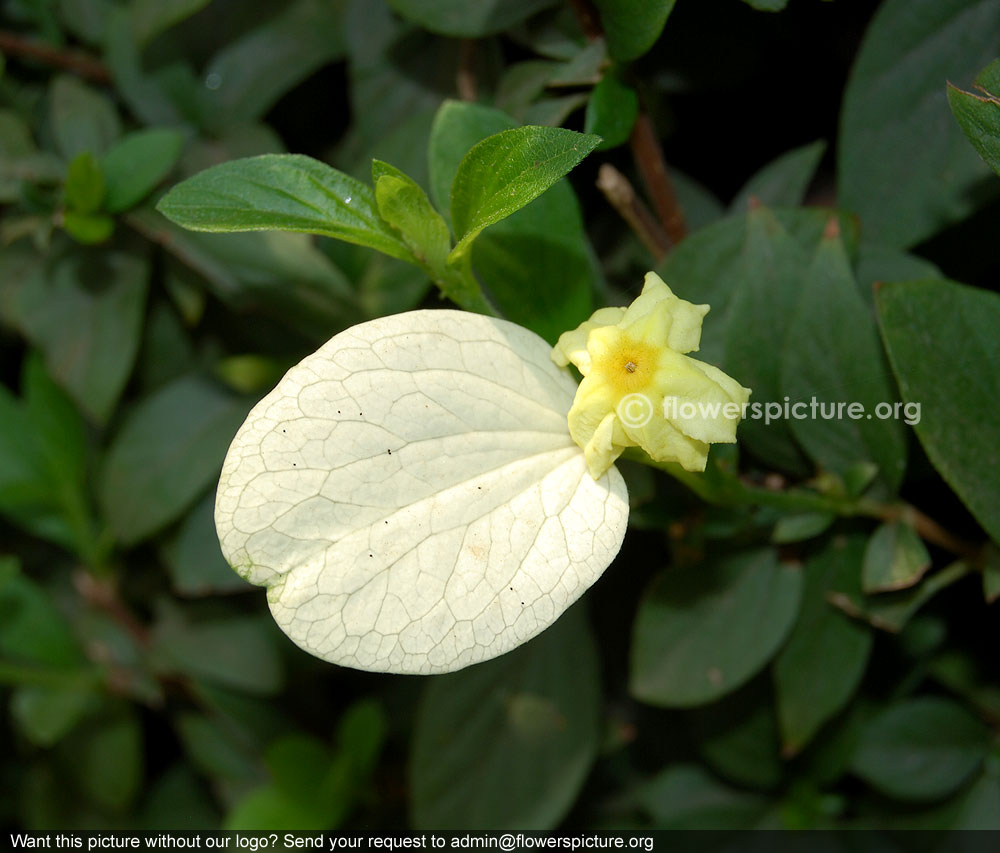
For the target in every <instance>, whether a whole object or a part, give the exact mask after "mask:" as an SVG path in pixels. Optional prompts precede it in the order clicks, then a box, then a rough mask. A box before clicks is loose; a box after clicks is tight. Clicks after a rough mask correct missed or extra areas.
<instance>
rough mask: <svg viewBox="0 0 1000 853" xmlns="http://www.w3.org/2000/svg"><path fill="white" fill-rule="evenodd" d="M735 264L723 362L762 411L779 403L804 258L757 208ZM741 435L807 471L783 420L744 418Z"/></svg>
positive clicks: (767, 455)
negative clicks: (737, 268) (785, 345)
mask: <svg viewBox="0 0 1000 853" xmlns="http://www.w3.org/2000/svg"><path fill="white" fill-rule="evenodd" d="M738 263H739V266H740V267H741V269H740V282H739V284H738V285H737V290H736V292H735V293H734V294H733V297H732V300H731V302H730V305H729V316H728V318H727V328H726V332H725V357H724V364H726V365H730V366H732V367H735V366H737V365H738V367H735V369H736V370H737V371H738V372H737V373H736V374H735V376H736V378H737V381H739V382H740V384H742V385H745V386H746V387H747V388H751V389H753V395H752V399H753V403H754V404H755V405H759V406H762V407H764V409H763V410H764V411H765V412H766V411H767V407H768V406H769V405H770V406H772V407H773V406H779V405H780V404H781V403H782V402H783V396H784V392H785V388H784V387H783V385H782V382H781V372H782V369H783V367H784V362H785V359H786V358H787V356H786V355H785V354H784V350H783V347H782V344H783V343H784V341H785V338H786V336H787V335H788V330H789V327H790V326H791V323H792V318H793V316H794V314H795V306H796V305H797V304H798V301H799V299H800V298H801V294H802V281H803V279H804V278H805V274H806V271H807V268H808V261H807V258H806V254H805V252H804V251H803V249H802V247H801V246H800V245H799V243H798V242H797V241H796V240H795V239H794V238H793V237H792V236H791V235H790V234H789V233H788V231H786V230H785V228H784V227H783V226H782V224H781V222H780V221H779V220H778V219H777V218H776V217H775V215H774V214H773V213H772V212H771V211H770V210H768V209H767V208H765V207H756V208H754V209H753V210H751V211H750V212H749V213H748V214H747V215H746V234H745V238H744V243H743V245H742V247H741V257H740V258H739V259H738ZM703 298H704V297H700V296H699V298H698V300H697V301H699V302H700V301H702V299H703ZM717 307H719V308H721V307H722V306H716V305H715V304H712V311H713V312H714V311H715V310H716V309H717ZM740 438H741V440H742V441H743V442H744V443H745V445H746V447H747V448H749V449H750V451H751V452H752V453H755V454H756V455H758V456H759V457H760V458H761V459H764V460H767V461H768V462H772V463H774V464H777V465H778V466H779V467H781V468H783V469H785V470H789V471H803V470H806V469H805V460H804V458H803V456H802V453H801V451H800V450H799V449H798V447H797V446H796V444H795V442H794V440H793V438H792V427H791V424H790V423H789V422H788V421H786V420H784V419H781V418H778V419H777V420H775V421H773V422H772V423H767V422H766V421H765V420H761V419H759V418H753V419H748V420H747V421H745V422H744V423H743V424H742V425H741V428H740Z"/></svg>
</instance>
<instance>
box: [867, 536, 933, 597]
mask: <svg viewBox="0 0 1000 853" xmlns="http://www.w3.org/2000/svg"><path fill="white" fill-rule="evenodd" d="M930 567H931V555H930V554H929V553H928V552H927V547H926V546H925V545H924V543H923V541H922V540H921V539H920V537H919V536H918V535H917V532H916V531H915V530H914V529H913V528H912V527H911V526H910V525H909V524H905V523H903V522H899V521H890V522H886V523H885V524H881V525H879V527H878V529H876V531H875V532H874V533H873V534H872V536H871V539H869V540H868V547H867V548H865V559H864V563H863V564H862V568H861V587H862V589H864V591H865V592H868V593H872V592H889V591H892V590H898V589H906V588H907V587H910V586H913V585H914V584H915V583H918V582H919V581H920V579H921V578H922V577H923V576H924V572H926V571H927V570H928V569H929V568H930Z"/></svg>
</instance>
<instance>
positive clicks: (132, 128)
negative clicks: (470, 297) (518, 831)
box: [0, 0, 1000, 829]
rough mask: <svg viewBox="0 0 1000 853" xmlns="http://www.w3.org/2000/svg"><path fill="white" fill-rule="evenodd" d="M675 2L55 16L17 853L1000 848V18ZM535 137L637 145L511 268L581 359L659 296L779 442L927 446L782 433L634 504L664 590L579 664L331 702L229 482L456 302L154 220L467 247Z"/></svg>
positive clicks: (4, 423) (614, 148) (14, 468)
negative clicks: (221, 204) (195, 192)
mask: <svg viewBox="0 0 1000 853" xmlns="http://www.w3.org/2000/svg"><path fill="white" fill-rule="evenodd" d="M472 6H475V7H476V9H477V10H479V11H477V12H476V14H472V12H471V11H470V7H472ZM672 6H673V3H672V2H663V1H662V0H658V1H657V2H648V3H644V4H642V3H640V4H636V3H634V2H628V0H602V2H597V3H596V4H595V6H591V5H590V3H586V2H573V3H569V2H566V3H560V2H555V0H506V2H486V0H483V2H482V4H478V5H477V4H469V3H464V2H463V3H459V2H452V0H434V2H426V3H419V2H416V0H389V2H387V0H288V2H284V1H283V0H281V1H279V0H130V2H113V0H8V2H7V3H6V4H5V6H4V10H3V15H2V18H0V51H2V53H3V59H4V67H3V76H2V77H0V205H2V207H0V211H2V221H0V380H2V385H0V707H2V708H3V712H2V717H0V824H4V825H9V826H11V827H26V828H30V829H57V828H134V829H183V828H206V827H218V826H224V827H232V828H259V829H272V828H291V827H295V828H316V829H333V828H360V827H367V828H371V827H379V828H387V829H388V828H405V827H415V828H446V827H455V828H469V829H473V828H494V827H496V828H500V827H519V828H535V827H537V828H549V827H571V828H574V829H578V828H631V827H653V826H655V827H665V828H735V827H785V828H821V827H839V828H851V827H859V826H879V827H890V828H997V827H998V825H1000V764H998V760H1000V753H998V752H997V743H996V727H997V724H998V721H1000V685H998V681H997V676H998V673H997V662H996V655H995V654H994V650H995V649H996V647H997V640H998V636H997V627H996V615H995V613H994V612H993V611H992V610H991V608H990V606H989V603H991V602H992V601H993V600H994V599H995V598H996V597H997V596H998V594H1000V557H998V555H997V552H996V549H995V546H994V545H992V544H990V540H991V539H992V540H994V541H995V540H997V538H998V537H1000V514H998V513H1000V510H998V504H997V487H998V477H1000V474H998V472H1000V464H998V459H997V450H996V447H997V438H996V436H997V426H996V425H997V422H998V418H1000V402H998V401H1000V386H998V385H997V379H996V365H997V363H998V358H1000V350H998V347H1000V344H998V340H1000V336H998V334H997V333H998V331H1000V307H998V301H997V297H996V295H995V294H994V293H992V292H991V291H994V290H995V289H996V281H997V270H998V263H997V258H996V253H995V250H994V248H993V247H994V246H995V239H994V238H995V226H996V221H997V220H996V215H997V211H998V208H997V203H996V199H997V197H998V196H1000V178H998V177H997V176H996V175H994V174H993V173H992V172H990V170H989V168H988V167H987V165H986V164H985V163H984V162H983V161H982V160H981V159H980V158H979V156H978V155H977V153H976V150H981V151H982V150H984V149H983V147H982V145H985V146H986V149H985V150H986V152H987V153H986V154H984V156H986V157H987V159H989V157H988V152H989V150H990V147H989V146H990V138H989V135H988V134H986V133H985V131H984V132H983V133H984V134H985V135H984V138H985V139H986V141H985V142H982V140H979V142H977V148H976V149H974V148H973V146H972V145H970V144H969V142H968V141H967V140H966V138H965V136H963V133H962V130H963V128H964V129H966V130H967V131H968V132H969V133H970V138H973V137H974V133H973V131H969V130H968V124H967V122H964V121H963V123H962V125H961V126H960V124H959V123H958V122H956V120H955V118H954V117H953V115H952V113H951V112H950V111H949V109H948V100H947V98H946V94H945V92H946V89H945V87H946V83H947V82H949V81H950V82H951V83H954V84H955V85H956V86H958V87H960V88H963V89H968V88H970V87H971V86H972V84H973V80H974V78H975V77H976V74H977V73H978V72H979V71H980V69H981V68H983V66H985V65H987V63H989V62H990V61H991V60H992V59H993V58H994V57H995V56H996V55H997V54H998V53H1000V9H998V8H997V6H996V4H995V3H993V2H992V0H978V2H977V0H886V2H883V3H881V4H880V3H876V2H861V0H834V2H818V0H791V2H790V3H787V8H786V3H785V2H782V0H747V2H741V0H680V2H679V3H678V4H677V8H676V9H673V8H672ZM390 7H391V8H390ZM482 10H486V11H489V10H492V11H491V12H490V13H489V14H486V12H483V11H482ZM480 12H482V14H480ZM668 14H669V17H667V16H668ZM664 22H665V25H664ZM661 29H662V33H661V34H659V36H658V37H656V36H657V34H658V33H660V30H661ZM602 33H603V35H602ZM605 37H606V41H605ZM986 79H987V78H981V80H980V82H981V83H982V82H983V80H986ZM987 82H988V80H987ZM984 88H988V87H984ZM994 91H995V90H994ZM982 103H984V104H985V105H984V106H983V107H980V108H981V109H987V108H989V104H988V103H985V102H982ZM442 105H444V106H442ZM492 110H502V111H503V112H505V113H506V114H507V116H506V117H504V116H502V115H499V114H498V113H496V112H493V111H492ZM956 112H957V110H956ZM436 117H437V119H438V124H435V118H436ZM518 123H520V124H537V125H544V124H551V125H555V126H560V125H561V126H564V127H568V128H571V129H575V130H588V131H593V132H595V133H599V134H601V135H602V136H603V137H604V139H605V144H604V146H603V147H602V149H601V150H599V151H597V152H595V153H594V154H593V155H591V156H590V157H589V158H588V159H587V160H585V161H584V163H583V164H582V165H581V166H579V167H578V168H577V169H576V170H574V171H573V173H572V175H571V178H570V183H567V182H564V183H562V184H560V185H559V186H557V187H554V188H553V189H552V190H551V191H550V192H549V193H548V194H546V195H545V196H543V197H542V198H540V199H539V200H538V201H536V202H533V203H532V204H531V205H529V206H528V207H526V208H524V209H523V210H521V211H519V212H518V213H517V214H515V215H514V216H512V217H510V219H508V220H505V221H504V222H503V223H500V224H499V225H496V226H494V228H492V229H489V230H487V231H486V232H484V235H483V236H482V237H481V238H479V241H478V242H477V244H476V248H475V253H474V255H473V262H474V266H475V269H476V273H477V274H478V276H479V279H480V280H481V281H482V282H483V283H484V285H485V288H486V290H487V292H488V293H489V294H490V295H491V296H492V297H493V298H494V300H495V301H496V302H497V304H499V305H500V306H501V307H502V308H504V310H505V312H506V313H507V315H508V316H510V317H511V318H512V319H516V320H517V321H518V322H521V323H523V324H525V325H528V326H529V327H532V328H534V329H535V330H536V331H538V332H539V333H540V334H543V335H545V336H547V337H549V338H552V337H554V335H555V334H558V331H559V330H561V329H568V328H571V327H573V326H575V325H576V324H578V323H579V322H581V321H582V320H584V319H586V318H587V317H588V316H589V313H590V311H591V310H593V308H595V307H599V306H600V305H604V304H622V303H624V302H626V301H628V300H629V299H631V298H632V297H634V295H635V294H636V293H637V292H638V289H639V287H640V283H641V280H642V275H643V273H644V272H645V271H646V270H648V269H657V270H658V271H659V272H661V273H662V274H663V275H664V277H665V278H666V280H667V281H668V282H669V283H670V284H671V286H672V287H674V288H675V290H676V291H677V292H678V294H679V295H681V296H683V297H686V298H688V299H691V300H693V301H695V302H709V303H711V304H712V314H711V315H710V316H709V320H708V321H707V322H706V325H705V337H704V340H703V349H702V356H703V357H704V358H705V360H707V361H710V362H712V363H715V364H719V365H720V366H722V367H724V368H725V369H726V370H727V372H729V373H730V374H732V375H733V376H735V377H736V378H737V379H739V380H740V381H741V382H742V383H743V384H745V385H750V386H752V387H753V388H754V399H756V400H765V401H766V400H773V401H781V400H782V399H783V397H784V396H785V395H788V396H790V397H791V398H792V399H793V400H796V399H808V398H809V396H810V395H812V394H815V395H817V396H819V397H820V398H821V399H828V400H841V399H842V400H859V401H861V402H863V403H864V404H865V405H866V406H870V407H874V405H875V404H876V403H877V402H880V401H887V402H889V403H893V402H900V403H902V402H907V403H914V402H919V403H921V404H922V419H921V422H920V424H919V425H917V427H916V429H911V427H910V426H909V425H904V424H903V423H902V422H901V421H899V420H896V421H881V420H876V421H858V422H854V421H825V422H824V421H782V422H780V423H777V424H772V425H771V426H770V427H763V426H762V425H761V424H760V423H753V422H748V423H746V424H744V425H743V426H742V427H741V439H742V440H741V446H740V448H739V452H738V453H737V451H736V449H735V448H727V447H721V448H720V447H716V448H715V449H714V450H713V454H712V457H711V460H710V464H709V470H708V471H707V472H706V474H705V475H704V476H684V475H680V476H674V477H671V476H669V475H668V474H667V473H664V472H662V471H655V470H653V469H651V468H648V467H644V466H642V465H639V464H637V463H635V462H634V461H626V462H624V463H622V470H623V472H624V473H625V474H626V478H627V480H628V482H629V490H630V496H631V501H632V519H631V521H632V523H631V527H630V531H629V533H628V536H627V538H626V542H625V546H624V548H623V550H622V553H621V554H620V556H619V557H618V558H617V559H616V561H615V562H614V564H613V565H612V566H611V567H610V568H609V569H608V571H607V573H606V574H605V576H604V577H603V578H602V579H601V580H600V581H599V582H598V584H596V585H595V587H594V588H593V589H592V590H591V591H590V592H589V593H588V594H587V595H586V596H585V597H584V598H583V600H582V601H581V603H580V604H578V605H577V606H576V607H574V608H573V609H572V610H571V611H570V612H569V613H568V614H567V615H566V616H564V617H563V618H562V619H561V620H560V621H559V622H558V623H557V624H556V625H555V626H554V627H553V628H551V629H550V630H548V631H546V632H545V633H544V634H542V635H541V636H540V637H538V638H537V639H536V640H534V641H532V642H531V643H529V644H527V645H525V646H523V647H522V648H520V649H518V650H516V651H515V652H512V653H510V654H509V655H507V656H505V657H503V658H500V659H497V660H495V661H492V662H488V663H485V664H481V665H478V666H475V667H473V668H471V669H469V670H465V671H462V672H459V673H455V674H451V675H447V676H435V677H432V678H417V677H403V676H381V675H373V674H368V673H363V672H357V671H353V670H348V669H342V668H337V667H333V666H330V665H327V664H324V663H322V662H320V661H318V660H315V659H313V658H311V657H309V656H308V655H306V654H305V653H303V652H300V651H299V650H298V649H297V648H296V647H295V646H294V645H292V643H291V642H290V641H288V640H287V638H285V637H284V636H283V635H282V634H281V633H280V631H279V630H278V629H277V628H276V627H275V626H274V624H273V623H272V621H271V619H270V616H269V614H268V612H267V607H266V603H265V596H264V593H263V591H262V590H260V589H257V588H251V587H249V586H248V585H247V584H245V583H244V582H243V581H242V580H241V579H240V578H239V577H237V576H236V575H235V574H234V573H233V572H231V571H230V569H229V568H228V566H226V564H225V562H224V561H223V559H222V557H221V554H220V553H219V548H218V542H217V540H216V538H215V533H214V526H213V522H212V505H213V487H214V484H215V481H216V479H217V477H218V472H219V468H220V466H221V462H222V458H223V456H224V454H225V451H226V448H227V446H228V444H229V441H230V439H231V438H232V435H233V434H234V432H235V430H236V429H237V427H238V426H239V424H240V423H241V421H242V419H243V417H244V416H245V415H246V413H247V411H248V410H249V408H250V406H251V405H252V404H253V403H254V402H255V401H256V400H257V399H259V398H260V397H261V396H262V395H263V394H264V393H265V392H266V391H267V390H268V389H269V388H270V387H271V386H272V385H273V384H274V382H275V381H277V379H278V378H279V377H280V376H281V375H282V373H283V371H284V370H286V369H287V368H288V367H289V366H291V365H292V364H294V363H295V362H296V361H297V360H298V359H300V358H301V357H302V356H304V355H305V354H307V353H308V352H310V351H312V350H313V349H315V347H316V346H317V345H318V344H319V343H321V342H323V341H324V340H326V339H327V338H329V337H330V336H331V335H333V334H334V333H336V332H337V331H340V330H342V329H344V328H346V327H348V326H350V325H351V324H354V323H357V322H360V321H362V320H364V319H369V318H373V317H378V316H382V315H385V314H388V313H394V312H398V311H405V310H409V309H412V308H415V307H418V306H424V307H435V306H438V305H443V304H445V303H444V302H443V301H442V300H441V299H440V298H439V296H438V295H437V293H436V291H435V290H434V288H433V286H432V284H431V282H430V281H429V280H428V279H427V277H426V276H425V274H424V272H422V271H421V270H420V269H417V268H415V267H412V266H407V265H406V264H404V263H402V262H401V261H398V260H394V259H391V258H387V257H384V256H382V255H378V254H376V253H374V252H372V251H370V250H368V249H363V248H359V247H356V246H351V245H347V244H343V243H337V242H334V241H333V240H330V239H327V238H322V237H319V238H313V237H310V236H306V235H301V234H289V233H279V232H266V233H264V234H227V235H221V234H203V233H195V232H189V231H184V230H183V229H181V228H179V227H177V226H176V225H174V224H172V223H171V222H170V221H168V220H167V219H166V218H164V217H163V216H161V214H160V213H158V212H157V211H156V209H155V207H154V204H155V202H156V200H157V199H158V198H159V196H160V195H162V193H163V191H164V190H165V189H167V188H168V187H169V186H171V185H173V184H176V183H177V182H178V181H180V180H181V179H183V178H186V177H190V176H191V175H193V174H196V173H198V172H199V171H201V170H202V169H204V168H206V167H208V166H211V165H215V164H218V163H222V162H225V161H228V160H232V159H236V158H239V157H245V156H251V155H254V154H260V153H280V152H286V151H287V152H295V153H302V154H307V155H310V156H312V157H315V158H317V159H320V160H323V161H325V162H328V163H330V164H332V165H334V166H335V167H337V168H338V169H340V170H342V171H344V172H347V173H349V174H352V175H355V176H357V177H359V178H361V179H363V180H369V175H370V164H371V160H372V158H373V157H377V158H380V159H384V160H386V161H388V162H390V163H392V164H394V165H395V166H398V167H399V168H401V169H403V170H404V171H405V172H406V173H407V174H409V175H411V176H412V177H413V178H414V179H416V180H417V181H418V182H419V183H420V184H421V185H422V186H424V187H425V188H427V189H429V190H431V191H432V192H431V195H432V198H434V200H435V201H436V202H437V203H438V205H439V207H440V208H441V209H442V212H444V213H445V214H447V198H446V196H447V192H446V190H447V185H445V186H444V191H443V192H441V191H436V188H434V187H432V180H433V179H434V175H435V172H434V169H433V168H431V167H429V165H428V163H429V161H430V162H431V163H438V164H441V163H448V162H452V161H453V160H455V158H457V157H459V156H461V155H462V154H463V153H464V151H465V150H466V149H467V148H468V147H469V146H470V145H471V144H472V143H473V142H475V141H476V140H477V139H479V138H480V137H481V136H484V135H487V134H488V133H490V132H492V131H493V130H496V129H500V128H502V127H505V126H507V125H509V124H518ZM643 127H646V128H647V129H648V130H649V131H650V132H649V133H648V134H647V135H646V136H645V137H643V136H642V129H643ZM435 128H436V130H435ZM442 128H444V129H443V130H442ZM644 139H645V141H643V140H644ZM973 141H974V142H976V141H977V139H976V138H973ZM460 142H461V144H460ZM466 142H467V143H468V144H466ZM994 144H995V143H994ZM996 147H997V149H1000V145H997V146H996ZM456 148H460V149H461V150H456ZM994 150H995V149H994ZM660 152H662V156H663V157H665V161H666V163H667V164H668V173H669V175H670V181H671V185H672V187H673V189H674V190H675V191H676V199H675V200H673V201H671V200H670V199H669V198H667V204H666V208H667V209H664V206H663V205H662V204H660V205H658V204H657V202H662V201H663V198H664V196H663V193H664V191H665V189H666V185H665V184H664V183H663V181H662V180H658V179H656V178H655V177H654V178H653V179H652V180H651V182H650V181H649V175H650V171H651V168H652V167H653V166H655V162H656V158H657V157H658V156H660ZM608 166H613V167H615V169H617V176H618V177H617V178H616V179H615V180H617V181H618V187H619V188H621V187H622V186H624V187H629V188H632V189H633V191H635V192H636V193H638V198H639V199H640V201H639V205H640V206H642V207H643V208H645V209H647V210H649V209H651V210H652V211H654V212H652V213H648V214H647V215H646V219H645V220H643V221H645V223H646V224H645V226H640V227H638V229H637V230H638V232H639V233H638V234H637V231H636V230H633V229H632V228H630V227H629V225H628V224H627V223H626V221H625V218H623V216H622V215H621V213H622V209H623V207H624V206H623V205H622V204H620V203H619V204H618V205H617V206H616V205H613V204H611V203H609V201H608V199H607V198H606V197H605V194H604V193H603V192H602V191H601V190H600V189H598V186H597V185H598V183H599V179H600V178H601V176H602V175H603V176H605V177H606V176H607V175H608V174H609V173H608V171H607V167H608ZM452 168H453V166H452ZM647 182H648V185H647ZM442 195H443V196H445V197H443V198H442V197H441V196H442ZM644 198H645V199H648V201H644V200H643V199H644ZM625 206H627V205H625ZM616 207H617V209H616ZM578 209H579V211H580V213H579V215H578V213H577V210H578ZM671 216H673V217H674V218H673V219H672V218H671ZM681 217H682V218H683V222H682V221H681ZM581 222H582V227H581V224H580V223H581ZM949 280H950V281H949ZM876 282H879V283H883V284H880V286H879V287H878V288H877V292H876V289H874V288H873V285H875V283H876ZM957 282H963V283H964V284H958V283H957ZM873 293H874V295H873ZM674 474H675V475H677V474H678V472H674Z"/></svg>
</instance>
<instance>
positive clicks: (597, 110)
mask: <svg viewBox="0 0 1000 853" xmlns="http://www.w3.org/2000/svg"><path fill="white" fill-rule="evenodd" d="M638 116H639V96H638V94H637V93H636V91H635V89H633V88H632V87H631V86H629V85H627V84H625V83H624V82H622V80H621V79H619V77H618V76H617V75H616V74H606V75H605V76H604V78H603V79H602V80H601V82H600V83H598V84H597V85H596V86H595V87H594V90H593V92H591V94H590V100H589V101H588V102H587V116H586V119H585V120H584V130H585V131H586V132H587V133H595V134H597V135H598V136H600V137H601V139H602V142H601V144H600V145H598V146H597V149H598V150H599V151H604V150H606V149H608V148H616V147H617V146H619V145H621V144H622V143H624V142H627V141H628V138H629V134H631V133H632V126H633V125H634V124H635V120H636V118H638Z"/></svg>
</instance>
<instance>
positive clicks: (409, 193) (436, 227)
mask: <svg viewBox="0 0 1000 853" xmlns="http://www.w3.org/2000/svg"><path fill="white" fill-rule="evenodd" d="M372 183H373V184H374V185H375V202H376V204H377V205H378V212H379V214H380V215H381V216H382V218H383V219H384V220H385V221H386V222H388V223H389V224H390V225H391V226H392V227H393V228H395V229H397V230H398V231H399V232H400V235H401V236H402V238H403V240H404V241H405V242H406V245H407V246H409V247H410V249H411V250H412V252H413V256H414V257H415V258H416V259H417V261H418V262H419V263H420V264H421V265H422V266H424V267H426V268H427V269H428V270H429V271H430V272H431V274H432V276H440V275H442V274H443V272H444V270H445V261H446V260H447V258H448V252H450V251H451V235H450V233H449V231H448V223H446V222H445V221H444V219H442V218H441V214H440V213H438V212H437V211H436V210H435V209H434V207H433V205H431V202H430V199H429V198H427V193H425V192H424V191H423V189H421V187H420V186H419V185H418V184H417V183H416V181H414V180H413V179H412V178H410V177H409V176H408V175H405V174H403V172H401V171H400V170H399V169H397V168H396V167H395V166H390V165H389V164H388V163H384V162H382V161H381V160H373V161H372Z"/></svg>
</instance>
